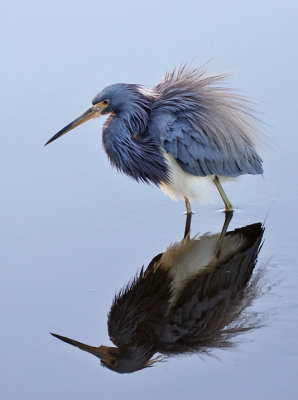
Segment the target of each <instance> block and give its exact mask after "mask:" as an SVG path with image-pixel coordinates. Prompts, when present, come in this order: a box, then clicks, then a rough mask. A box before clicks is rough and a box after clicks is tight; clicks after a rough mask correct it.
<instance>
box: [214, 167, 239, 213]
mask: <svg viewBox="0 0 298 400" xmlns="http://www.w3.org/2000/svg"><path fill="white" fill-rule="evenodd" d="M213 182H214V184H215V186H216V187H217V190H218V191H219V194H220V196H221V198H222V199H223V202H224V203H225V210H226V212H233V211H234V207H233V204H232V203H231V202H230V200H229V199H228V196H227V195H226V193H225V191H224V190H223V187H222V186H221V184H220V182H219V179H218V176H216V175H215V177H214V179H213Z"/></svg>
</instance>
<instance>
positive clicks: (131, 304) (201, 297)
mask: <svg viewBox="0 0 298 400" xmlns="http://www.w3.org/2000/svg"><path fill="white" fill-rule="evenodd" d="M263 233H264V227H263V225H262V224H261V223H255V224H251V225H248V226H245V227H241V228H237V229H235V230H233V231H230V232H227V233H226V234H225V236H224V237H223V238H221V234H219V233H216V234H204V235H201V236H197V235H196V236H194V237H193V238H190V235H189V234H188V235H187V236H186V237H184V238H183V239H182V240H181V241H180V242H175V243H172V244H171V245H170V246H169V247H168V249H167V250H166V251H165V252H164V253H160V254H158V255H156V256H155V257H154V258H153V259H152V260H151V262H150V263H149V265H148V267H147V268H146V269H144V268H142V269H141V270H140V271H139V273H137V275H136V276H135V277H134V279H132V280H131V281H130V282H129V284H128V285H126V286H125V287H124V288H123V289H122V290H121V291H120V292H119V293H118V294H117V295H116V296H115V298H114V300H113V303H112V306H111V309H110V312H109V315H108V332H109V336H110V339H111V341H112V342H113V344H114V346H99V347H96V346H90V345H87V344H85V343H82V342H79V341H77V340H74V339H71V338H68V337H66V336H62V335H58V334H56V333H52V335H53V336H55V337H56V338H58V339H60V340H62V341H64V342H66V343H68V344H71V345H73V346H76V347H78V348H80V349H81V350H83V351H86V352H88V353H91V354H93V355H94V356H96V357H97V358H98V359H99V360H100V361H101V364H102V366H104V367H107V368H109V369H111V370H113V371H115V372H118V373H131V372H135V371H138V370H140V369H143V368H146V367H150V366H152V365H153V364H155V363H157V362H158V361H161V360H163V359H165V357H166V358H167V357H170V356H175V355H178V354H190V353H198V354H209V353H210V352H211V351H212V349H215V348H229V347H232V346H233V340H232V339H233V338H234V337H235V336H237V335H239V334H241V333H244V332H247V331H249V330H251V329H254V328H258V327H260V318H259V317H258V316H256V315H255V314H253V315H250V313H249V312H248V311H247V307H248V306H249V305H250V304H251V303H252V301H253V300H254V299H255V297H256V296H257V295H258V289H259V278H260V275H258V274H256V275H255V277H252V273H253V270H254V268H255V266H256V263H257V258H258V254H259V251H260V248H261V245H262V237H263ZM221 241H222V246H221V249H222V251H221V252H220V253H219V252H218V242H221ZM156 353H159V354H160V356H157V357H156V356H155V354H156Z"/></svg>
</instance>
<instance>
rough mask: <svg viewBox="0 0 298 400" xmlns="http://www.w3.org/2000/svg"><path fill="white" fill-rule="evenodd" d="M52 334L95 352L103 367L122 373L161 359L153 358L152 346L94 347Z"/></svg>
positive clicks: (73, 344) (66, 341) (80, 347)
mask: <svg viewBox="0 0 298 400" xmlns="http://www.w3.org/2000/svg"><path fill="white" fill-rule="evenodd" d="M51 335H53V336H55V337H56V338H58V339H60V340H62V341H63V342H65V343H69V344H71V345H72V346H76V347H78V348H79V349H81V350H84V351H87V352H88V353H91V354H93V355H94V356H96V357H97V358H99V359H100V361H101V365H102V366H103V367H106V368H109V369H111V370H113V371H115V372H118V373H120V374H123V373H130V372H135V371H138V370H140V369H143V368H147V367H150V366H151V365H153V364H154V363H155V362H156V361H159V359H158V358H156V359H151V357H152V356H153V354H154V351H152V350H151V348H150V346H149V347H147V346H137V345H131V346H127V347H125V348H123V349H122V348H121V349H119V348H118V347H108V346H99V347H93V346H89V345H87V344H85V343H81V342H78V341H76V340H73V339H70V338H68V337H65V336H60V335H57V334H55V333H51ZM150 359H151V360H150Z"/></svg>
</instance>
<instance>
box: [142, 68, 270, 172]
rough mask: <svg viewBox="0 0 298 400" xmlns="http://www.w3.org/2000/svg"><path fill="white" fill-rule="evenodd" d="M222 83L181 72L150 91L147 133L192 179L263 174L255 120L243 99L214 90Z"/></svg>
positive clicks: (196, 72)
mask: <svg viewBox="0 0 298 400" xmlns="http://www.w3.org/2000/svg"><path fill="white" fill-rule="evenodd" d="M224 77H225V75H223V74H222V75H214V76H208V75H206V74H205V72H204V71H203V70H201V69H192V68H187V67H186V66H183V67H181V68H180V69H179V70H178V71H177V72H176V71H173V72H172V73H170V74H167V75H166V77H165V79H164V81H163V82H161V83H159V84H158V85H156V86H155V87H154V88H153V91H154V92H157V93H158V99H157V100H156V101H155V102H154V103H153V105H152V113H151V121H150V125H149V131H150V132H151V133H152V134H155V135H157V136H158V137H159V138H160V140H161V144H162V146H163V148H164V149H165V151H166V152H167V153H170V154H171V155H172V156H173V157H174V159H175V160H176V161H177V162H178V164H179V165H180V166H181V168H182V169H183V170H184V171H186V172H188V173H190V174H192V175H196V176H207V175H213V174H215V175H222V176H230V177H236V176H239V175H242V174H262V173H263V169H262V159H261V158H260V156H259V155H258V154H257V152H256V148H255V129H254V119H253V118H252V116H251V115H250V113H249V109H248V108H247V107H245V105H244V103H243V99H242V98H240V97H238V96H235V95H233V94H231V93H230V92H229V91H227V90H224V89H223V88H222V87H219V86H216V84H217V83H218V82H219V81H220V80H222V79H223V78H224Z"/></svg>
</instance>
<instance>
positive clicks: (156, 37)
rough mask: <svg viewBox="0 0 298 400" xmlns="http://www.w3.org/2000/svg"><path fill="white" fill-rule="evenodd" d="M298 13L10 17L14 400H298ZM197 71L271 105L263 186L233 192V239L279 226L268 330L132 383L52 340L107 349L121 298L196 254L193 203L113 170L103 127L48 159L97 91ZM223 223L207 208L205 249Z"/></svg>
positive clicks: (5, 303)
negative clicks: (189, 248) (155, 267)
mask: <svg viewBox="0 0 298 400" xmlns="http://www.w3.org/2000/svg"><path fill="white" fill-rule="evenodd" d="M297 11H298V6H297V4H296V3H294V2H290V1H283V2H281V1H276V2H267V1H264V2H262V3H261V4H260V3H259V2H257V1H252V2H244V3H243V2H241V3H239V2H236V1H232V0H231V1H227V2H225V3H224V4H223V3H221V2H219V1H214V2H210V3H208V5H203V4H200V3H199V2H195V1H189V2H187V3H186V4H184V3H183V4H178V3H177V4H173V3H172V2H168V1H166V2H164V3H162V4H160V3H159V2H157V1H152V2H150V4H149V3H145V2H140V3H138V4H136V3H135V2H132V1H127V2H125V5H124V4H123V3H122V2H118V1H115V2H113V3H108V4H107V3H105V2H101V1H96V2H95V1H87V2H86V3H84V5H83V4H81V3H79V2H68V1H66V2H63V3H62V4H61V3H60V2H56V1H54V2H51V3H50V2H35V1H29V2H26V3H23V2H14V3H13V4H6V5H3V21H2V24H1V27H0V30H1V33H2V35H1V37H2V39H3V42H2V46H1V48H2V60H3V61H2V64H1V68H2V71H1V72H2V74H1V76H2V78H3V79H2V84H1V87H2V100H1V111H2V118H1V122H2V136H1V137H2V143H1V162H2V168H1V170H0V174H1V189H2V190H1V209H0V213H1V231H0V234H1V241H0V246H1V252H0V254H1V280H0V299H1V300H0V311H1V321H2V323H1V345H0V347H1V367H0V368H1V370H0V380H1V382H0V398H1V400H2V399H5V400H6V399H9V400H10V399H20V398H21V399H30V400H31V399H53V398H57V399H72V400H75V399H109V400H111V399H119V398H124V399H128V398H130V399H140V398H143V399H152V398H162V397H165V396H169V398H171V399H173V400H174V399H181V398H182V397H183V398H185V397H187V398H188V399H197V398H202V399H217V398H218V397H219V396H220V397H221V398H222V399H237V400H238V399H248V398H250V399H254V400H255V399H264V398H270V399H296V398H297V395H298V394H297V393H298V390H297V364H298V345H297V337H298V313H297V307H298V294H297V293H298V292H297V282H298V268H297V267H298V266H297V236H298V235H297V200H298V190H297V184H296V182H295V179H296V171H297V117H296V115H297V93H296V92H297V90H296V88H297V48H296V47H297V46H296V42H295V37H297V24H296V15H297ZM152 27H154V29H152ZM194 58H195V59H196V60H197V63H198V64H201V63H204V62H205V61H206V60H209V59H212V62H211V63H210V65H209V69H210V71H212V72H220V71H227V70H228V71H231V70H233V71H235V70H236V73H235V74H234V75H233V76H232V77H231V78H230V82H231V86H233V87H238V88H240V89H241V93H244V94H246V95H248V96H249V97H251V98H253V99H257V100H258V102H259V103H260V106H258V109H260V110H261V115H260V118H261V119H262V120H263V121H264V122H265V126H264V128H263V130H264V132H265V135H264V140H263V142H264V143H263V145H261V153H262V156H263V159H264V167H265V174H264V179H262V178H261V177H242V178H241V179H239V181H238V182H237V183H233V184H230V185H228V186H227V187H226V190H227V193H228V194H229V197H230V198H231V200H232V202H233V204H234V206H235V207H236V209H237V210H236V212H235V215H234V217H233V219H232V221H231V224H230V227H229V230H230V231H234V230H235V229H237V228H243V227H245V226H247V225H250V224H254V223H257V222H261V223H264V227H265V231H264V236H263V241H264V244H263V247H262V249H261V251H260V253H259V256H258V262H257V264H256V266H255V269H254V271H253V273H252V277H251V279H254V278H255V277H256V276H258V274H259V273H261V272H262V274H261V277H260V279H259V281H258V288H259V292H258V294H259V295H258V296H255V297H254V301H252V303H251V304H250V305H249V306H248V307H247V308H246V310H245V311H246V313H247V314H246V315H248V316H250V317H251V318H257V319H258V324H259V325H262V327H259V329H254V330H249V331H247V332H245V333H243V334H241V335H238V336H237V337H235V338H234V339H233V340H232V341H233V343H235V347H234V348H233V349H227V350H221V349H216V348H215V349H212V348H210V350H211V355H213V356H214V357H210V355H209V356H208V355H204V356H202V355H200V354H199V352H194V353H193V354H189V355H185V354H184V355H178V356H176V357H170V358H169V359H168V360H167V361H165V362H160V363H156V364H155V365H154V366H153V367H152V368H147V369H142V370H140V371H138V372H136V373H131V374H117V373H114V372H112V371H110V370H109V369H107V368H103V367H102V366H101V365H100V362H99V360H98V359H96V358H95V357H94V356H91V355H89V354H87V353H86V352H83V351H80V350H79V349H77V348H75V347H72V346H69V345H68V344H65V343H63V342H60V341H58V340H57V339H55V338H53V337H52V336H51V335H50V334H49V332H56V333H58V334H61V335H65V336H69V337H71V338H74V339H77V340H80V341H82V342H85V343H88V344H90V345H94V346H99V345H108V346H110V345H111V342H110V340H109V337H108V333H107V313H108V311H109V310H110V307H111V304H112V301H113V298H114V295H115V293H118V292H119V290H120V289H121V288H122V287H124V286H125V285H126V284H127V282H129V280H130V279H131V278H133V277H134V276H135V274H136V273H137V272H138V271H139V270H140V268H141V267H142V266H143V265H144V266H145V267H147V266H148V264H149V263H150V261H151V260H152V258H153V257H154V256H156V255H157V254H159V253H161V252H164V251H165V250H166V249H167V248H168V247H169V246H170V244H171V243H173V242H179V241H180V240H181V239H182V237H183V232H184V223H185V215H184V214H183V213H184V204H183V202H172V201H171V200H170V199H168V198H166V197H164V196H163V194H162V193H161V192H160V191H159V190H158V189H157V188H153V187H149V186H145V185H141V184H137V183H135V182H133V181H132V180H131V179H129V178H127V177H124V176H121V175H119V174H118V173H117V172H116V171H115V170H113V169H112V168H111V167H110V166H109V163H108V160H107V157H106V155H105V154H104V151H103V149H102V148H101V138H100V130H101V126H102V122H103V121H98V120H96V121H90V122H89V123H88V124H85V125H84V126H82V127H80V128H78V129H77V130H76V133H75V132H74V133H73V134H69V135H67V136H65V137H63V138H61V139H60V140H59V142H57V143H53V144H52V145H51V146H49V147H47V148H43V144H44V143H45V142H46V141H47V140H48V139H49V138H50V137H51V136H52V135H53V134H54V133H55V132H57V131H58V130H59V129H60V128H62V127H63V126H64V125H65V124H66V123H68V122H69V121H71V120H72V119H73V118H74V117H76V116H77V115H78V114H80V113H81V112H82V111H84V110H85V109H86V108H87V107H88V106H89V104H90V103H91V99H92V97H93V96H94V95H95V94H96V92H97V91H98V90H99V89H100V88H102V87H104V86H106V85H108V84H110V83H113V82H121V81H122V82H138V83H143V84H145V85H147V86H151V85H153V84H154V83H155V82H156V81H157V80H158V79H159V78H160V77H161V76H162V75H163V73H164V72H165V71H166V70H168V69H170V68H172V67H173V66H175V65H178V64H179V63H180V62H181V61H193V59H194ZM221 207H222V204H221V201H220V199H219V198H218V197H215V202H214V203H213V204H210V205H198V204H194V206H193V208H194V210H195V211H196V214H195V215H194V216H193V220H192V227H191V236H192V237H193V236H194V235H196V234H199V235H203V234H205V233H206V232H209V233H211V234H216V233H219V232H220V231H221V228H222V225H223V222H224V214H223V213H222V212H221V211H220V208H221ZM266 216H267V218H266ZM265 219H266V221H265ZM211 347H212V346H211ZM157 354H158V353H157Z"/></svg>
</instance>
